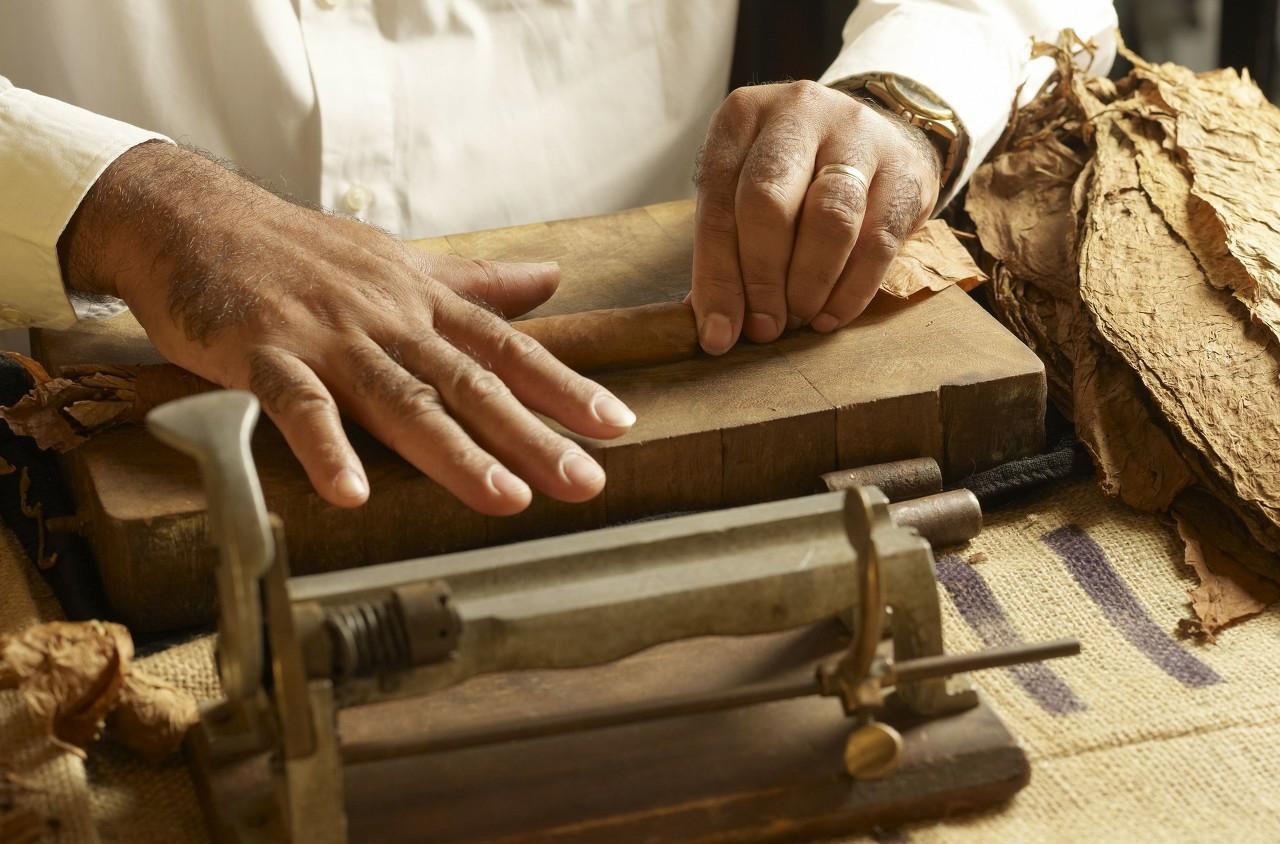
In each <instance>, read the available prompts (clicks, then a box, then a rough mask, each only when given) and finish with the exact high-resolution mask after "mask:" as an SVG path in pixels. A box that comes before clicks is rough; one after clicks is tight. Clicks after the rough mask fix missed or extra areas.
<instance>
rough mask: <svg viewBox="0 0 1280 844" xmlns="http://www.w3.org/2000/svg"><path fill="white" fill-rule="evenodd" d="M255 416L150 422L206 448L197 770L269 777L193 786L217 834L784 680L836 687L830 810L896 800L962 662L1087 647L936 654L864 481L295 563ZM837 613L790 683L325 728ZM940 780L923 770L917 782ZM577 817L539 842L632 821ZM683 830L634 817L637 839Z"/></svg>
mask: <svg viewBox="0 0 1280 844" xmlns="http://www.w3.org/2000/svg"><path fill="white" fill-rule="evenodd" d="M257 417H258V404H257V401H256V399H254V397H253V396H251V395H250V394H248V393H244V392H237V391H221V392H215V393H208V394H204V395H199V396H194V397H190V398H184V399H181V400H178V401H175V402H171V403H169V404H166V405H164V406H162V407H160V408H157V409H156V410H154V411H152V413H151V414H150V415H149V417H148V420H147V421H148V425H149V427H150V430H151V431H152V432H153V433H154V435H155V436H156V437H158V438H159V439H160V440H162V441H163V442H165V443H167V444H169V445H171V446H173V447H175V448H177V449H179V450H180V451H183V452H185V453H187V454H188V455H190V456H192V457H194V458H195V459H196V461H197V462H198V463H199V465H200V467H201V471H202V474H203V477H204V482H205V486H206V489H207V492H208V518H209V528H210V531H211V534H212V537H213V540H214V542H215V543H216V544H217V547H218V550H219V555H220V558H219V566H218V569H217V575H216V576H217V585H218V594H219V598H220V610H219V612H220V615H219V624H218V633H219V638H218V646H217V656H218V669H219V673H220V677H221V681H222V686H223V691H224V694H225V698H224V699H223V700H221V701H218V702H215V703H212V704H209V705H206V707H205V708H204V710H203V712H202V716H201V723H200V724H199V725H198V726H197V727H196V728H195V729H194V730H193V734H192V736H190V737H189V746H190V749H191V752H192V754H193V758H194V760H195V767H196V769H197V772H196V774H197V779H198V780H201V781H204V780H207V779H208V777H210V776H212V775H214V774H216V773H217V772H218V771H221V770H226V769H228V768H230V767H234V766H235V765H237V764H240V762H241V760H245V759H248V758H251V757H255V756H257V757H261V756H263V755H265V756H266V757H267V758H268V759H269V764H268V765H267V767H266V770H267V771H268V774H267V776H268V777H269V779H270V788H269V789H267V791H266V796H265V797H262V798H261V799H259V800H258V802H256V803H255V802H254V801H251V800H248V799H236V800H230V799H226V798H222V799H221V800H220V799H219V797H218V796H216V795H213V794H212V791H211V789H210V787H209V786H208V784H207V782H205V783H204V784H203V785H202V786H201V791H202V792H203V796H204V798H205V802H206V813H207V815H208V817H209V820H210V823H211V828H212V829H213V831H214V832H215V837H217V838H220V839H223V840H236V841H260V840H279V839H282V838H285V839H287V840H289V841H293V842H307V844H313V842H342V841H346V840H347V839H348V817H347V809H346V803H345V800H344V793H345V790H346V789H345V788H344V778H346V777H349V776H350V774H349V769H350V768H351V767H352V766H361V765H368V764H371V763H375V762H377V761H379V760H382V759H388V758H393V757H410V756H430V755H432V754H449V753H456V752H459V751H466V750H468V749H472V750H475V749H479V748H484V747H490V746H495V745H508V746H509V745H512V744H515V743H520V742H538V741H547V740H550V739H553V738H554V737H556V736H561V735H566V734H579V735H581V734H583V733H587V734H590V735H601V734H603V733H605V732H608V731H609V730H619V729H622V728H625V727H627V726H628V725H641V724H645V723H652V722H661V721H666V722H668V723H669V722H670V721H671V720H672V719H679V718H682V717H690V716H694V715H697V716H699V717H704V718H705V717H720V716H721V715H722V714H723V713H729V712H733V711H736V710H741V709H743V708H747V707H761V706H767V705H770V704H773V703H775V702H779V701H793V700H797V699H807V700H815V701H817V700H821V701H829V703H828V704H823V705H824V706H827V705H829V707H830V709H831V712H830V722H831V725H832V728H833V729H835V730H837V731H838V733H839V735H840V736H841V737H842V744H843V747H842V748H841V752H840V753H839V754H838V756H836V757H835V758H834V759H833V760H832V761H831V762H830V765H829V768H830V770H822V771H818V772H816V775H820V777H821V782H822V783H823V785H822V788H825V789H828V790H829V791H830V790H832V789H835V792H834V793H837V794H838V795H839V800H838V801H837V802H840V803H841V804H842V805H844V804H845V803H847V802H849V801H852V802H857V801H858V800H859V799H864V798H863V797H862V796H861V795H869V796H866V797H865V799H866V800H870V801H872V802H875V801H880V802H881V803H885V802H886V801H888V802H892V800H893V799H897V800H898V803H902V802H903V801H902V799H901V796H899V797H898V798H891V797H889V796H878V795H887V794H888V792H885V791H884V790H883V789H884V786H883V784H884V783H893V782H894V779H895V777H902V776H904V775H903V774H901V773H900V772H899V770H898V769H899V767H900V765H902V764H903V759H904V746H909V745H910V743H911V740H912V739H911V735H914V734H915V733H910V732H908V733H907V734H906V735H907V738H906V739H905V740H904V733H903V731H902V730H903V729H908V728H909V729H914V730H917V732H918V730H919V727H918V725H921V724H925V725H929V724H933V723H941V722H947V721H948V719H955V718H957V717H960V716H962V715H963V713H966V712H969V711H972V710H974V709H975V707H978V706H979V701H978V696H977V693H976V692H975V690H974V689H973V688H972V687H971V685H970V684H969V682H968V681H967V677H966V674H965V672H968V671H973V670H978V669H984V668H992V667H997V666H1007V665H1012V664H1016V663H1021V662H1027V661H1031V660H1038V659H1046V658H1051V657H1056V656H1063V655H1067V654H1071V653H1075V652H1077V651H1078V650H1079V645H1078V643H1076V642H1074V641H1057V642H1049V643H1044V644H1034V645H1020V646H1015V647H1009V648H1004V649H996V650H989V651H982V652H977V653H968V654H947V653H946V652H945V651H944V648H943V641H942V627H941V611H940V605H939V597H938V587H937V583H936V581H935V577H934V569H933V556H932V552H931V549H930V546H929V543H928V542H927V541H926V540H924V539H922V538H921V537H920V536H919V535H918V534H917V532H916V531H915V530H913V529H911V528H907V527H903V526H900V525H899V524H897V523H896V522H895V520H894V519H893V518H892V516H891V515H890V511H889V507H888V501H887V499H886V498H885V496H884V495H883V494H882V493H881V492H880V490H879V489H878V488H876V487H872V486H864V487H858V488H855V489H851V490H847V491H843V492H832V493H825V494H819V495H814V496H810V497H804V498H797V499H791V500H787V501H780V502H775V503H769V504H760V505H753V506H748V507H741V508H736V509H730V510H722V511H716V512H711V513H702V514H695V515H685V516H677V517H672V518H669V519H662V520H655V521H650V522H646V523H639V524H632V525H624V526H619V527H611V528H605V529H601V530H594V531H589V532H584V533H579V534H573V535H568V536H563V537H556V538H551V539H541V540H535V541H530V542H523V543H518V544H513V545H507V546H501V547H496V548H490V549H482V550H477V551H468V552H461V553H454V554H448V555H443V556H439V557H432V558H425V559H418V560H406V561H403V562H396V563H388V564H382V565H375V566H368V567H365V568H359V569H353V570H348V571H342V572H335V573H332V574H322V575H312V576H308V577H303V578H295V579H290V577H289V572H288V565H287V560H286V555H285V547H284V539H283V536H284V534H283V531H282V529H281V524H280V522H279V521H278V520H277V519H275V517H273V516H270V515H269V514H268V513H267V510H266V506H265V503H264V499H263V494H262V490H261V487H260V485H259V482H258V477H257V474H256V470H255V467H254V463H253V458H252V454H251V452H250V448H249V437H250V434H251V432H252V429H253V427H254V425H255V424H256V421H257ZM831 619H839V620H840V621H841V623H842V624H843V625H844V626H845V627H846V628H847V630H848V635H847V636H846V638H845V639H844V640H843V641H844V642H845V644H844V645H843V647H842V648H841V650H839V651H838V652H835V653H832V654H831V655H830V656H829V657H828V658H825V659H823V660H821V661H819V662H817V663H816V664H815V666H814V667H813V668H812V670H808V671H807V673H805V674H801V675H798V676H797V675H791V676H789V677H788V678H786V679H777V678H771V677H763V678H757V679H756V680H755V681H753V682H750V683H746V684H744V685H741V686H738V687H735V688H717V689H703V690H700V691H696V692H691V693H689V692H686V693H682V694H675V695H659V696H655V697H651V698H649V699H646V700H639V701H633V702H631V703H629V704H626V705H612V706H603V707H599V706H597V707H592V706H590V705H589V704H590V701H586V703H587V704H588V705H587V706H583V707H576V708H572V709H570V710H568V711H563V712H555V713H550V714H547V713H542V714H540V715H536V716H534V717H532V718H529V719H524V720H522V719H519V718H507V719H505V720H502V721H499V722H497V723H491V724H482V725H478V726H474V725H473V726H472V727H470V728H469V729H465V730H461V731H459V730H453V731H444V732H440V733H437V734H432V733H431V732H430V731H428V732H427V733H426V734H424V735H420V736H415V737H408V736H406V737H404V740H403V741H392V742H385V741H384V742H381V743H373V744H370V743H365V744H364V745H355V746H344V744H343V743H342V741H341V740H340V736H339V734H338V730H337V729H336V727H335V724H336V713H338V711H340V710H348V709H350V708H356V707H364V706H367V705H370V704H375V703H378V702H381V701H388V700H392V699H396V698H412V697H421V696H432V695H439V694H441V693H443V692H447V691H448V690H449V689H450V688H451V687H455V686H457V685H458V684H461V683H463V682H464V681H466V680H468V679H469V678H473V677H477V676H478V675H487V674H492V673H494V672H522V671H536V670H544V669H579V668H584V667H587V666H600V665H602V664H605V663H612V662H614V661H617V660H621V659H623V658H625V657H628V655H632V654H636V653H638V652H640V651H643V650H645V649H649V648H653V647H654V646H659V645H662V644H663V643H674V642H677V641H679V640H689V639H694V638H699V637H734V640H735V641H743V639H741V638H739V637H752V636H758V635H760V634H772V633H778V632H779V631H788V630H793V629H797V628H803V627H805V626H808V625H815V624H818V623H823V622H826V623H831V622H830V620H831ZM708 641H713V640H708ZM726 641H727V639H726ZM569 673H572V672H569ZM810 705H811V706H812V705H816V704H810ZM824 712H825V711H824ZM895 713H896V714H895ZM890 716H892V717H890ZM991 717H992V718H994V716H991ZM895 719H896V720H895ZM895 723H897V724H899V725H903V724H905V725H908V726H907V727H906V728H900V726H895ZM996 723H998V721H997V722H996ZM783 729H785V727H784V728H783ZM1000 734H1001V735H1004V736H1005V737H1006V738H1007V734H1005V733H1004V732H1003V729H1002V728H1001V730H1000ZM927 744H928V742H925V745H926V746H927ZM926 749H927V747H926ZM935 750H936V748H935ZM1017 752H1018V753H1019V754H1020V753H1021V751H1020V750H1019V751H1017ZM926 755H927V754H926ZM907 756H911V752H908V753H907ZM943 761H945V760H943ZM939 764H942V763H941V762H940V763H939ZM1023 764H1024V765H1025V762H1024V763H1023ZM811 767H812V766H811ZM819 767H828V765H827V763H826V762H821V763H819ZM1004 776H1005V779H1008V778H1009V777H1008V775H1007V774H1006V775H1004ZM941 779H945V777H942V778H941ZM935 780H938V781H940V777H939V776H936V775H935V773H934V772H932V771H928V770H926V771H925V776H924V778H923V779H919V780H918V781H919V782H925V783H933V782H934V781H935ZM916 781H917V780H912V782H916ZM1022 781H1023V782H1025V774H1024V775H1022ZM1021 784H1022V783H1021V782H1019V783H1014V784H1013V786H1012V787H1013V789H1014V790H1016V788H1017V787H1020V785H1021ZM348 785H349V783H348ZM929 787H932V786H931V785H930V786H929ZM815 788H816V786H815ZM913 788H914V786H913ZM877 789H880V790H879V791H877ZM757 791H758V792H759V793H760V794H763V793H765V792H764V791H760V790H759V789H757ZM984 793H985V792H984ZM846 797H848V800H846ZM753 799H755V798H753ZM704 802H705V801H704ZM907 802H909V801H907ZM962 803H963V801H961V803H956V804H954V805H950V804H949V805H947V806H940V809H939V810H940V811H949V810H950V809H952V808H956V807H958V806H960V805H962ZM895 805H897V804H895ZM903 805H905V804H903ZM873 808H874V807H873ZM717 811H721V810H719V809H718V810H717ZM775 811H776V810H775ZM833 811H834V810H833ZM934 813H935V814H936V812H934ZM704 814H705V813H704ZM926 814H928V812H926ZM633 815H634V817H636V818H637V819H642V818H643V817H652V816H653V815H652V813H651V814H650V815H645V814H644V813H633ZM707 817H709V818H711V820H707ZM715 817H719V818H720V820H719V821H717V820H715ZM859 817H860V818H863V819H866V818H875V817H880V816H879V815H877V814H876V812H874V811H872V812H871V813H869V814H867V813H863V814H862V815H859ZM783 821H785V819H783ZM636 822H637V823H640V824H643V820H637V821H636ZM703 822H704V823H709V824H711V826H710V827H709V828H708V830H704V831H703V834H701V836H699V835H693V836H691V837H692V838H696V839H698V840H711V838H712V837H714V836H712V835H711V834H710V833H711V832H714V830H715V829H716V827H715V824H716V823H723V822H725V821H724V820H723V816H722V815H716V816H714V817H713V816H710V815H708V816H706V817H704V819H703ZM855 825H856V824H855ZM784 828H791V827H785V824H784V826H783V827H779V826H778V825H777V823H773V822H771V823H770V824H769V829H770V830H771V831H770V832H769V833H768V834H766V835H763V836H762V837H761V840H765V839H768V840H774V839H776V838H779V837H783V838H785V837H788V836H787V835H786V834H782V833H780V832H779V830H784V831H785V829H784ZM819 828H822V829H827V830H831V829H836V828H842V827H839V825H838V824H837V825H836V826H827V827H819ZM564 829H568V827H565V828H564ZM564 829H562V830H561V832H564ZM573 829H574V830H576V832H574V834H572V835H570V834H568V833H564V835H563V836H561V837H557V835H558V834H557V835H548V836H547V837H546V840H553V839H554V840H557V841H558V840H566V841H568V840H574V841H576V840H622V838H624V837H625V836H619V835H614V834H607V835H606V834H604V833H601V836H602V837H600V838H593V837H592V836H591V835H590V834H587V835H586V837H583V836H582V834H581V830H582V827H573ZM803 829H805V827H804V826H803V825H796V826H794V830H795V831H802V830H803ZM775 833H777V834H775ZM575 835H577V837H574V836H575ZM528 837H529V839H532V838H533V837H534V836H532V835H530V836H528ZM673 837H675V836H674V833H671V832H670V830H668V832H666V833H661V832H658V833H655V832H653V831H652V830H649V831H643V830H642V831H641V832H640V833H639V834H638V837H637V839H636V840H672V838H673ZM802 837H803V836H802ZM412 838H413V840H432V835H431V830H424V829H416V830H415V831H414V834H413V836H412ZM504 840H507V839H504ZM511 840H516V839H511ZM519 840H525V836H519ZM716 840H720V839H716Z"/></svg>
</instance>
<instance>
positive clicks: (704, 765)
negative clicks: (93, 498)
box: [194, 622, 1030, 844]
mask: <svg viewBox="0 0 1280 844" xmlns="http://www.w3.org/2000/svg"><path fill="white" fill-rule="evenodd" d="M845 647H847V640H846V639H845V638H844V637H843V635H842V633H841V628H840V626H839V625H838V624H836V623H835V622H828V623H824V624H820V625H816V626H814V627H810V628H803V629H800V630H795V631H790V632H786V633H780V634H769V635H764V636H751V637H743V638H736V639H734V638H705V639H692V640H687V641H684V642H677V643H673V644H668V645H662V646H659V647H656V648H653V649H651V650H648V651H645V652H642V653H640V654H636V655H634V656H631V657H628V658H626V659H624V660H621V661H619V662H615V663H610V664H608V665H602V666H598V667H595V668H585V669H577V670H572V671H526V672H513V673H509V674H497V675H489V676H483V677H478V678H475V679H473V680H471V681H468V682H467V683H464V684H463V685H461V686H458V687H455V688H453V689H449V690H446V691H442V692H437V693H435V694H432V695H429V696H427V697H424V698H413V699H405V700H400V701H394V702H389V703H383V704H377V705H373V706H366V707H361V708H356V709H349V710H344V711H343V712H342V713H341V715H340V718H339V719H338V730H339V738H340V740H341V742H342V744H343V745H344V746H346V747H348V748H350V747H352V746H353V745H359V744H361V743H368V742H378V741H381V742H389V743H391V744H393V745H397V746H403V743H404V742H407V741H411V740H413V739H414V738H417V737H421V736H425V735H437V736H438V735H440V734H449V733H451V732H452V731H456V730H465V729H468V728H475V727H477V726H480V725H483V724H489V723H495V722H505V721H509V720H511V719H517V720H523V719H532V718H538V717H540V716H547V715H555V716H563V715H564V714H566V713H568V712H574V711H581V710H583V709H589V708H595V707H616V706H626V705H627V704H632V703H637V702H650V701H653V700H655V699H658V698H662V697H664V696H668V695H681V694H693V693H702V692H708V691H716V690H731V689H733V688H735V687H737V686H741V685H744V684H752V683H762V682H772V681H779V680H791V679H798V678H801V677H807V676H812V672H813V670H814V666H815V665H816V664H817V663H818V662H819V661H821V660H822V659H824V658H826V657H829V656H831V655H834V654H837V653H839V652H840V651H841V650H842V649H844V648H845ZM884 717H885V720H886V721H887V722H889V723H891V724H893V725H894V726H895V727H897V728H898V729H899V731H900V732H901V733H902V736H903V739H904V751H903V756H902V762H901V766H900V767H899V769H898V770H897V772H896V773H894V774H893V775H892V776H890V777H888V778H886V779H882V780H875V781H865V782H855V781H853V780H851V779H850V778H849V777H848V776H846V775H845V773H844V767H843V761H842V758H843V752H844V745H845V741H846V739H847V738H848V736H849V733H850V732H851V731H852V729H853V725H852V722H851V721H850V720H849V719H847V718H846V717H845V716H844V713H843V711H842V710H841V707H840V704H839V702H838V701H837V700H835V699H834V698H821V697H816V696H815V697H808V698H799V699H795V700H789V701H782V702H776V703H766V704H757V705H754V706H749V707H744V708H742V709H737V710H730V711H721V712H710V713H706V714H701V715H691V716H685V717H680V718H671V719H667V720H662V721H652V722H647V723H640V724H633V725H629V726H624V727H612V728H608V729H599V730H593V731H590V732H583V733H571V734H567V735H561V736H555V737H545V738H538V739H531V740H525V741H512V742H507V743H503V744H495V745H490V746H484V747H475V748H471V749H466V750H454V751H449V752H440V753H434V754H429V755H416V756H415V755H406V756H403V757H401V758H396V759H386V760H382V761H376V762H367V763H363V764H356V765H349V766H347V767H346V769H345V771H344V779H345V791H346V811H347V817H348V825H349V831H350V840H351V841H362V842H376V843H377V844H392V842H411V841H412V842H431V844H446V843H447V844H499V842H501V843H502V844H514V842H527V843H528V844H553V842H554V844H590V842H602V841H607V842H610V844H642V842H644V843H646V844H648V843H649V842H670V844H689V842H702V844H711V843H712V842H716V843H717V844H720V843H721V842H776V841H803V840H815V839H825V838H829V837H831V836H837V835H846V834H849V833H853V832H858V831H866V830H869V829H871V828H873V827H876V826H884V827H892V826H894V825H897V824H900V823H904V822H907V821H919V820H924V819H928V818H937V817H943V816H947V815H953V814H958V813H961V812H965V811H971V810H973V809H976V808H979V807H983V806H988V805H991V804H994V803H998V802H1000V801H1003V800H1006V799H1008V798H1009V797H1010V796H1012V795H1013V794H1014V793H1015V792H1017V791H1018V789H1020V788H1022V786H1024V785H1026V783H1027V780H1028V778H1029V776H1030V768H1029V765H1028V763H1027V759H1026V756H1025V754H1024V753H1023V752H1022V750H1021V749H1020V748H1019V747H1018V746H1017V744H1016V742H1015V741H1014V739H1013V737H1012V736H1010V734H1009V733H1008V731H1007V730H1006V729H1005V727H1004V725H1003V724H1001V722H1000V720H999V718H997V717H996V715H995V714H994V713H993V712H992V711H991V710H990V709H988V708H987V707H986V706H985V705H979V706H978V707H976V708H974V709H970V710H967V711H965V712H962V713H959V714H957V715H952V716H947V717H942V718H937V719H933V720H930V721H927V722H921V721H920V720H919V719H918V718H915V717H913V716H910V715H909V714H907V713H905V712H903V711H902V710H900V709H896V708H893V707H891V708H890V710H889V711H888V712H887V713H886V714H885V716H884ZM197 759H199V757H198V756H197ZM194 774H195V776H196V779H197V784H198V786H199V790H200V792H201V793H202V796H203V799H205V801H206V807H209V806H210V805H212V806H216V807H218V808H217V812H212V813H211V814H215V815H216V814H218V813H228V814H230V815H233V816H234V815H236V814H243V815H246V816H250V817H252V816H255V815H259V816H260V814H259V813H260V808H259V807H260V806H261V805H262V804H263V802H264V801H265V800H268V799H269V797H270V794H271V792H270V782H269V780H268V776H267V764H266V760H265V759H258V760H242V761H239V762H236V763H233V764H230V765H227V766H226V767H224V768H220V769H212V770H211V769H209V768H207V767H204V766H203V765H202V764H201V763H200V762H199V761H197V764H196V769H195V771H194ZM207 811H208V808H207ZM224 817H225V815H224ZM261 831H262V832H266V831H267V830H261ZM215 838H216V836H215Z"/></svg>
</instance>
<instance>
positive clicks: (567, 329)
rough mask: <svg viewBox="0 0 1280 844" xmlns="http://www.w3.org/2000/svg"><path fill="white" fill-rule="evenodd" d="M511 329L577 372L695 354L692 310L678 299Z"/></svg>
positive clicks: (540, 320)
mask: <svg viewBox="0 0 1280 844" xmlns="http://www.w3.org/2000/svg"><path fill="white" fill-rule="evenodd" d="M511 327H512V328H514V329H516V330H517V331H520V332H522V333H524V334H527V335H529V336H530V337H532V338H533V339H535V340H537V341H538V342H539V343H541V344H542V345H543V347H545V348H546V350H547V351H549V352H551V354H553V355H555V356H556V357H557V358H559V359H560V360H561V362H563V363H564V364H565V366H568V367H569V368H570V369H573V370H575V371H577V372H599V371H600V370H602V369H623V368H626V367H633V366H652V365H654V364H659V363H672V362H674V361H678V360H688V359H689V358H692V357H694V356H695V355H696V354H697V353H698V328H697V325H696V324H695V323H694V319H693V308H691V307H690V306H688V305H686V304H683V303H681V302H667V303H664V304H660V305H640V306H638V307H634V308H606V309H603V310H598V311H583V312H582V313H577V314H557V315H556V316H548V317H539V318H537V319H525V320H519V321H517V322H513V323H511Z"/></svg>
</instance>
